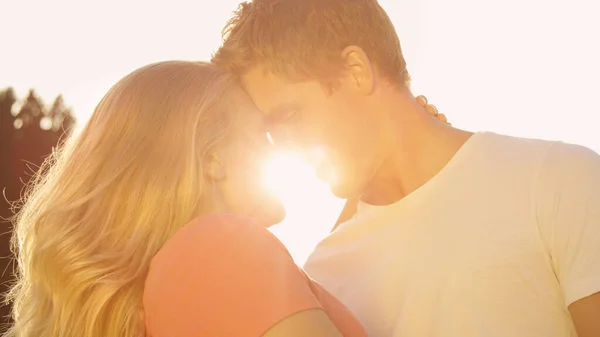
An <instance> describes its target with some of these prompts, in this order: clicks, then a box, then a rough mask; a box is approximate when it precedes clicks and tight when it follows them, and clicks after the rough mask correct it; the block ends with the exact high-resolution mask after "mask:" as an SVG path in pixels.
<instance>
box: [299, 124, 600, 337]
mask: <svg viewBox="0 0 600 337" xmlns="http://www.w3.org/2000/svg"><path fill="white" fill-rule="evenodd" d="M305 270H306V271H307V272H308V274H309V275H310V276H312V277H313V278H314V279H315V280H317V281H318V282H320V283H321V284H323V285H324V286H325V288H326V289H327V290H328V291H330V292H331V293H333V294H334V295H335V296H337V297H338V298H339V299H340V300H341V301H342V302H344V303H345V304H346V305H347V306H348V307H349V308H350V309H351V310H352V311H353V312H354V314H355V315H357V317H358V318H359V319H360V320H361V322H362V323H363V324H364V326H365V328H366V329H367V331H368V333H369V336H371V337H390V336H393V337H496V336H498V337H567V336H576V335H577V334H576V332H575V329H574V326H573V323H572V321H571V318H570V315H569V311H568V309H567V307H568V305H570V304H571V303H573V302H574V301H577V300H578V299H581V298H583V297H586V296H589V295H592V294H594V293H596V292H599V291H600V156H599V155H598V154H596V153H595V152H593V151H591V150H589V149H587V148H584V147H581V146H576V145H570V144H564V143H559V142H548V141H541V140H528V139H520V138H513V137H508V136H502V135H497V134H493V133H477V134H475V135H474V136H472V137H471V139H470V140H469V141H467V143H465V145H464V146H463V147H462V148H461V149H460V150H459V151H458V153H457V154H456V155H455V156H454V158H453V159H452V160H451V161H450V162H449V163H448V164H447V165H446V167H445V168H444V169H443V170H442V171H441V172H440V173H438V174H437V175H436V176H435V177H434V178H433V179H431V180H430V181H429V182H428V183H426V184H425V185H423V186H422V187H421V188H419V189H417V190H416V191H414V192H413V193H411V194H410V195H408V196H407V197H405V198H404V199H402V200H400V201H399V202H397V203H395V204H392V205H389V206H372V205H367V204H364V203H363V204H359V208H358V211H357V214H356V215H355V216H354V217H353V218H352V219H351V220H349V221H347V222H345V223H343V224H342V225H341V226H340V227H339V228H338V229H336V230H335V231H334V232H333V233H332V234H330V235H329V236H328V237H327V238H325V239H324V240H323V241H322V242H321V243H320V244H319V245H318V246H317V248H316V249H315V251H314V253H313V254H312V255H311V256H310V257H309V258H308V260H307V262H306V265H305Z"/></svg>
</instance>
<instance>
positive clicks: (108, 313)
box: [5, 61, 235, 337]
mask: <svg viewBox="0 0 600 337" xmlns="http://www.w3.org/2000/svg"><path fill="white" fill-rule="evenodd" d="M233 88H235V84H234V82H233V80H232V79H231V78H230V76H229V75H228V74H226V73H225V72H223V71H221V70H219V69H218V68H216V67H215V66H214V65H212V64H209V63H201V62H184V61H170V62H161V63H157V64H152V65H149V66H146V67H143V68H140V69H138V70H136V71H134V72H133V73H131V74H129V75H128V76H126V77H125V78H123V79H122V80H121V81H119V82H118V83H117V84H116V85H115V86H114V87H112V89H110V91H109V92H108V93H107V94H106V96H105V97H104V98H103V99H102V101H101V102H100V103H99V104H98V106H97V107H96V109H95V111H94V114H93V115H92V117H91V119H90V120H89V122H88V123H87V125H86V126H85V127H84V128H83V129H82V130H81V132H79V133H77V134H76V135H73V136H72V137H71V138H70V139H68V140H67V141H66V143H65V145H64V146H63V147H62V148H61V149H59V150H58V151H56V152H55V153H54V154H53V156H52V159H50V160H48V161H47V162H46V163H45V164H44V165H43V167H42V169H41V171H40V173H39V174H38V175H37V176H36V177H35V179H33V183H32V184H31V186H30V188H29V191H28V193H27V197H26V199H25V202H24V205H23V208H22V209H21V211H20V212H19V213H18V215H17V216H16V217H15V219H14V223H13V224H14V234H13V249H14V252H15V254H16V258H17V265H18V270H17V281H16V283H15V285H14V286H13V288H12V289H11V291H10V292H9V294H8V300H9V301H11V302H12V303H13V318H14V320H15V323H14V324H13V326H12V327H11V328H10V329H9V331H8V332H7V333H6V334H5V337H58V336H61V337H120V336H127V337H129V336H139V335H140V333H143V331H142V330H143V329H142V328H141V327H143V319H142V318H143V317H141V315H140V311H141V303H142V293H143V287H144V280H145V277H146V274H147V269H148V266H149V264H150V261H151V260H152V258H153V256H154V255H155V254H156V253H157V252H158V251H159V250H160V249H161V247H162V246H163V245H164V244H165V242H166V241H167V240H169V238H170V237H171V236H172V235H173V234H174V233H175V232H176V231H177V230H178V229H179V228H181V226H182V225H185V224H186V223H187V222H189V221H190V220H191V219H192V218H193V217H194V216H195V215H196V214H195V213H196V211H197V210H198V208H199V207H200V206H201V204H202V201H203V179H204V176H203V172H202V162H203V159H204V158H205V156H207V155H209V153H210V151H211V148H212V147H214V146H215V145H216V144H217V143H218V142H219V141H221V140H222V139H223V138H225V137H226V135H227V130H228V126H229V123H230V118H229V116H228V114H229V111H231V109H228V106H227V105H228V104H226V103H224V102H225V101H227V98H226V97H225V96H226V95H229V94H230V93H231V92H233V91H234V89H233Z"/></svg>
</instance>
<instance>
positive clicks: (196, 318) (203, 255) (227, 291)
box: [144, 215, 321, 337]
mask: <svg viewBox="0 0 600 337" xmlns="http://www.w3.org/2000/svg"><path fill="white" fill-rule="evenodd" d="M308 282H309V280H308V278H307V277H306V276H305V275H304V273H303V272H302V271H301V270H300V269H299V268H298V267H297V266H296V264H295V263H294V261H293V259H292V257H291V256H290V254H289V253H288V251H287V250H286V249H285V247H284V246H283V245H282V244H281V242H279V240H278V239H277V238H276V237H275V236H274V235H273V234H271V233H270V232H269V231H268V230H267V229H265V228H263V227H261V226H259V225H257V224H255V223H253V222H252V221H250V220H248V219H245V218H241V217H236V216H233V215H224V216H214V217H211V218H209V219H205V220H202V221H200V222H197V223H194V224H191V225H188V226H186V227H185V228H184V229H182V230H181V231H180V232H179V233H178V234H176V235H175V237H174V238H173V239H172V240H171V241H170V242H169V243H167V245H165V247H164V248H163V249H162V250H161V251H160V252H159V254H157V256H156V257H155V258H154V260H153V261H152V263H151V266H150V270H149V274H148V277H147V279H146V285H145V289H144V311H145V318H146V328H147V330H148V334H149V335H150V336H152V337H171V336H177V337H188V336H189V337H192V336H193V337H196V336H215V337H217V336H236V337H246V336H247V337H259V336H262V335H263V334H264V333H265V332H266V331H267V330H268V329H269V328H271V327H272V326H274V325H275V324H276V323H278V322H279V321H281V320H283V319H284V318H286V317H288V316H290V315H293V314H295V313H298V312H301V311H304V310H308V309H315V308H321V306H320V304H319V302H318V301H317V299H316V298H315V296H314V295H313V293H312V292H311V290H310V285H309V283H308Z"/></svg>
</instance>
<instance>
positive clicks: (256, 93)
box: [242, 67, 295, 113]
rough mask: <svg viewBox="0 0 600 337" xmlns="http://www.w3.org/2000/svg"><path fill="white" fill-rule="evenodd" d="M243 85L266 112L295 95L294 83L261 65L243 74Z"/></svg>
mask: <svg viewBox="0 0 600 337" xmlns="http://www.w3.org/2000/svg"><path fill="white" fill-rule="evenodd" d="M242 87H243V88H244V90H245V91H246V92H247V93H248V95H250V97H251V98H252V100H253V101H254V103H255V104H256V105H257V106H258V108H259V109H260V110H262V111H263V112H264V113H271V112H272V111H271V110H273V109H279V106H281V105H282V104H283V105H285V104H288V103H287V101H289V100H290V99H291V98H293V97H294V96H295V95H294V93H295V90H294V89H295V88H294V86H293V83H291V82H289V81H286V80H285V79H284V78H283V77H282V76H278V75H275V74H273V73H271V72H269V71H266V70H265V69H264V68H260V67H255V68H252V69H250V70H249V71H248V72H246V74H244V75H243V76H242Z"/></svg>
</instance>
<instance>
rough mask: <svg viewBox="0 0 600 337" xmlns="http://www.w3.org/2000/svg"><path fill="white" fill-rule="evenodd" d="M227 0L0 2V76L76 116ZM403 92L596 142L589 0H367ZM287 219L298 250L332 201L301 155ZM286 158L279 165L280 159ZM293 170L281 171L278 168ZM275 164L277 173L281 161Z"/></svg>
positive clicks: (187, 54)
mask: <svg viewBox="0 0 600 337" xmlns="http://www.w3.org/2000/svg"><path fill="white" fill-rule="evenodd" d="M238 2H239V1H237V0H219V1H206V0H204V1H201V0H170V1H162V2H158V1H148V0H147V1H141V0H129V1H127V0H118V1H117V0H105V1H94V2H92V1H74V0H55V1H48V0H18V1H9V0H5V1H2V6H1V8H2V18H1V20H0V32H2V39H0V48H1V49H0V88H4V87H7V86H13V87H14V88H15V89H16V90H17V92H18V93H19V95H20V96H21V97H23V96H24V95H25V93H26V91H27V90H28V89H29V88H35V89H36V90H37V92H38V93H39V94H40V95H41V96H42V98H43V99H44V101H45V102H46V103H48V104H49V103H51V102H52V100H53V99H54V97H55V96H56V95H58V94H59V93H62V94H63V96H64V99H65V101H66V103H67V105H69V106H71V107H72V108H73V110H74V111H75V112H76V114H77V116H78V118H79V120H80V121H81V122H85V120H86V119H87V118H88V116H89V114H90V113H91V111H92V110H93V108H94V106H95V105H96V103H97V102H98V101H99V100H100V98H101V97H102V96H103V95H104V93H105V92H106V91H107V90H108V88H110V86H111V85H112V84H114V82H116V81H117V80H118V79H119V78H121V77H122V76H124V75H125V74H127V73H128V72H130V71H132V70H134V69H136V68H138V67H140V66H143V65H145V64H147V63H150V62H156V61H161V60H168V59H187V60H207V59H208V58H209V57H210V53H211V52H212V51H213V50H215V48H217V47H218V45H219V43H220V30H221V28H222V26H223V25H224V23H225V21H226V20H227V18H228V16H229V14H230V13H231V11H232V10H233V9H235V7H236V5H237V3H238ZM380 3H381V4H382V5H383V6H384V7H385V8H386V10H387V11H388V13H389V14H390V16H391V18H392V20H393V21H394V24H395V25H396V29H397V31H398V34H399V36H400V40H401V43H402V46H403V50H404V54H405V56H406V58H407V62H408V67H409V71H410V73H411V74H412V77H413V91H414V93H415V94H425V95H426V96H427V97H428V98H429V100H430V101H431V102H432V103H434V104H435V105H436V106H437V107H438V108H439V110H440V111H442V112H444V113H445V114H446V115H447V116H448V118H449V120H450V122H452V123H453V124H454V125H455V126H458V127H461V128H465V129H468V130H471V131H480V130H486V131H494V132H498V133H505V134H510V135H515V136H522V137H530V138H543V139H552V140H563V141H566V142H571V143H577V144H582V145H586V146H588V147H590V148H592V149H594V150H596V151H600V130H598V125H599V122H600V116H599V115H600V107H599V102H598V100H597V98H598V97H600V61H599V60H600V43H599V41H600V3H599V2H598V1H597V0H570V1H566V0H544V1H542V0H503V1H490V0H453V1H449V0H380ZM281 166H283V167H287V169H285V170H284V171H286V172H288V174H294V176H293V179H290V176H289V175H288V176H283V175H282V176H281V177H279V178H278V180H279V181H284V182H285V181H292V182H293V183H289V185H286V191H287V192H286V193H284V196H283V198H284V201H285V203H286V206H287V208H288V218H287V220H286V221H285V222H284V223H283V224H282V225H279V226H278V227H277V228H275V229H274V232H275V233H276V234H277V235H278V236H279V237H280V238H281V239H282V241H283V242H284V243H285V244H286V245H288V247H289V248H290V250H291V252H292V254H293V255H294V257H295V258H296V259H297V261H298V262H300V263H301V262H302V261H303V260H304V259H305V257H306V255H307V254H308V252H310V250H311V249H312V247H313V246H314V244H315V243H316V242H317V240H318V239H319V238H320V237H321V236H323V235H325V233H326V232H327V230H328V229H329V228H331V225H332V224H333V222H334V221H335V218H336V216H337V213H338V212H339V210H340V207H341V205H342V203H341V201H340V200H337V199H335V198H334V197H332V196H331V195H330V194H329V192H328V190H327V187H326V186H324V185H323V184H322V183H320V182H319V181H317V180H316V178H314V175H313V174H312V171H311V169H310V168H309V167H307V166H305V165H303V164H302V163H299V162H297V159H294V158H292V159H290V160H288V162H287V163H285V162H284V163H283V164H282V163H280V164H279V166H278V167H281ZM292 166H293V167H299V169H296V170H290V169H289V168H290V167H292ZM292 171H294V172H292ZM282 174H283V173H282Z"/></svg>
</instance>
